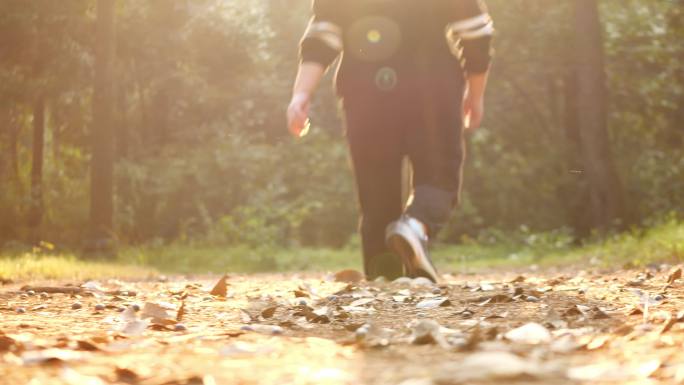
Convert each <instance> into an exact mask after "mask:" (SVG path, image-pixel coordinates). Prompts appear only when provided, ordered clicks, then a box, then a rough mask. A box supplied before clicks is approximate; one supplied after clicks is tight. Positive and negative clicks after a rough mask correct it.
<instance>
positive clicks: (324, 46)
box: [300, 19, 343, 68]
mask: <svg viewBox="0 0 684 385" xmlns="http://www.w3.org/2000/svg"><path fill="white" fill-rule="evenodd" d="M300 47H301V51H300V55H301V59H302V61H305V62H307V61H310V62H316V63H320V64H321V65H323V66H324V67H326V68H327V67H328V66H330V64H332V62H333V61H335V59H336V58H337V56H338V55H339V54H340V52H342V49H343V38H342V29H341V28H340V27H339V26H338V25H336V24H334V23H331V22H329V21H319V20H316V19H314V20H312V21H311V23H309V27H308V28H307V29H306V32H305V33H304V37H303V38H302V42H301V45H300Z"/></svg>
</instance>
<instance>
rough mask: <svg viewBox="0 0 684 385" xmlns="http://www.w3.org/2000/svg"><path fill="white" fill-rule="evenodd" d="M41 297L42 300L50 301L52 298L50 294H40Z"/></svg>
mask: <svg viewBox="0 0 684 385" xmlns="http://www.w3.org/2000/svg"><path fill="white" fill-rule="evenodd" d="M39 295H40V299H49V298H50V296H49V295H48V293H45V292H43V293H40V294H39Z"/></svg>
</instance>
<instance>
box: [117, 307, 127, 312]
mask: <svg viewBox="0 0 684 385" xmlns="http://www.w3.org/2000/svg"><path fill="white" fill-rule="evenodd" d="M125 310H126V308H125V307H123V306H119V307H117V308H116V311H118V312H119V313H123V312H124V311H125Z"/></svg>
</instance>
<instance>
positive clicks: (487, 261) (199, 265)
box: [0, 220, 684, 280]
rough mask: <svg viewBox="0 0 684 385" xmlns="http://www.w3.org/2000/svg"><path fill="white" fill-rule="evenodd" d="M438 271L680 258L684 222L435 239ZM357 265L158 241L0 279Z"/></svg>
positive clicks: (55, 261) (22, 258) (15, 265)
mask: <svg viewBox="0 0 684 385" xmlns="http://www.w3.org/2000/svg"><path fill="white" fill-rule="evenodd" d="M433 256H434V259H435V262H436V264H437V265H438V266H439V267H440V268H441V269H442V270H443V271H452V272H459V273H466V272H476V271H482V270H486V269H496V268H507V267H508V268H511V267H513V268H514V267H525V266H530V265H538V266H541V267H548V266H563V265H580V264H582V265H586V264H588V263H590V264H591V265H593V266H605V267H621V266H644V265H647V264H650V263H658V262H670V263H677V262H680V261H682V260H684V223H682V222H679V221H676V220H670V221H667V222H664V223H661V224H659V225H656V226H654V227H651V228H648V229H634V230H632V231H630V232H626V233H621V234H617V235H614V236H611V237H607V238H604V239H602V240H596V241H593V242H588V243H586V244H584V245H581V246H577V245H576V244H574V243H573V241H572V237H570V235H569V234H568V233H566V232H562V231H557V232H549V233H544V234H533V233H529V232H525V231H522V232H520V233H518V234H501V233H490V234H488V235H486V236H482V237H481V238H480V239H478V240H472V239H466V240H464V242H463V243H462V244H460V245H437V246H436V247H435V250H434V252H433ZM346 268H352V269H357V270H361V257H360V251H359V247H358V246H350V247H348V248H344V249H339V250H333V249H307V248H298V249H282V248H268V247H262V248H250V247H246V246H243V247H215V246H214V247H211V246H206V245H192V244H184V245H178V244H177V245H166V246H144V247H131V248H125V249H123V250H121V251H120V253H119V256H118V257H117V258H116V260H114V261H111V262H92V261H84V260H80V259H78V258H77V257H76V256H75V254H67V255H47V256H44V255H41V256H39V255H36V254H31V253H25V254H19V255H14V256H5V257H0V278H5V279H12V280H28V279H52V278H54V279H102V278H112V277H113V278H127V279H141V278H148V277H150V276H154V275H156V274H159V273H164V274H208V273H214V274H221V273H257V272H274V271H280V272H299V271H337V270H341V269H346Z"/></svg>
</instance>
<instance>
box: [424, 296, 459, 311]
mask: <svg viewBox="0 0 684 385" xmlns="http://www.w3.org/2000/svg"><path fill="white" fill-rule="evenodd" d="M450 305H451V301H449V298H444V297H437V298H428V299H424V300H422V301H420V302H418V304H417V305H416V308H418V309H436V308H438V307H446V306H450Z"/></svg>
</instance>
